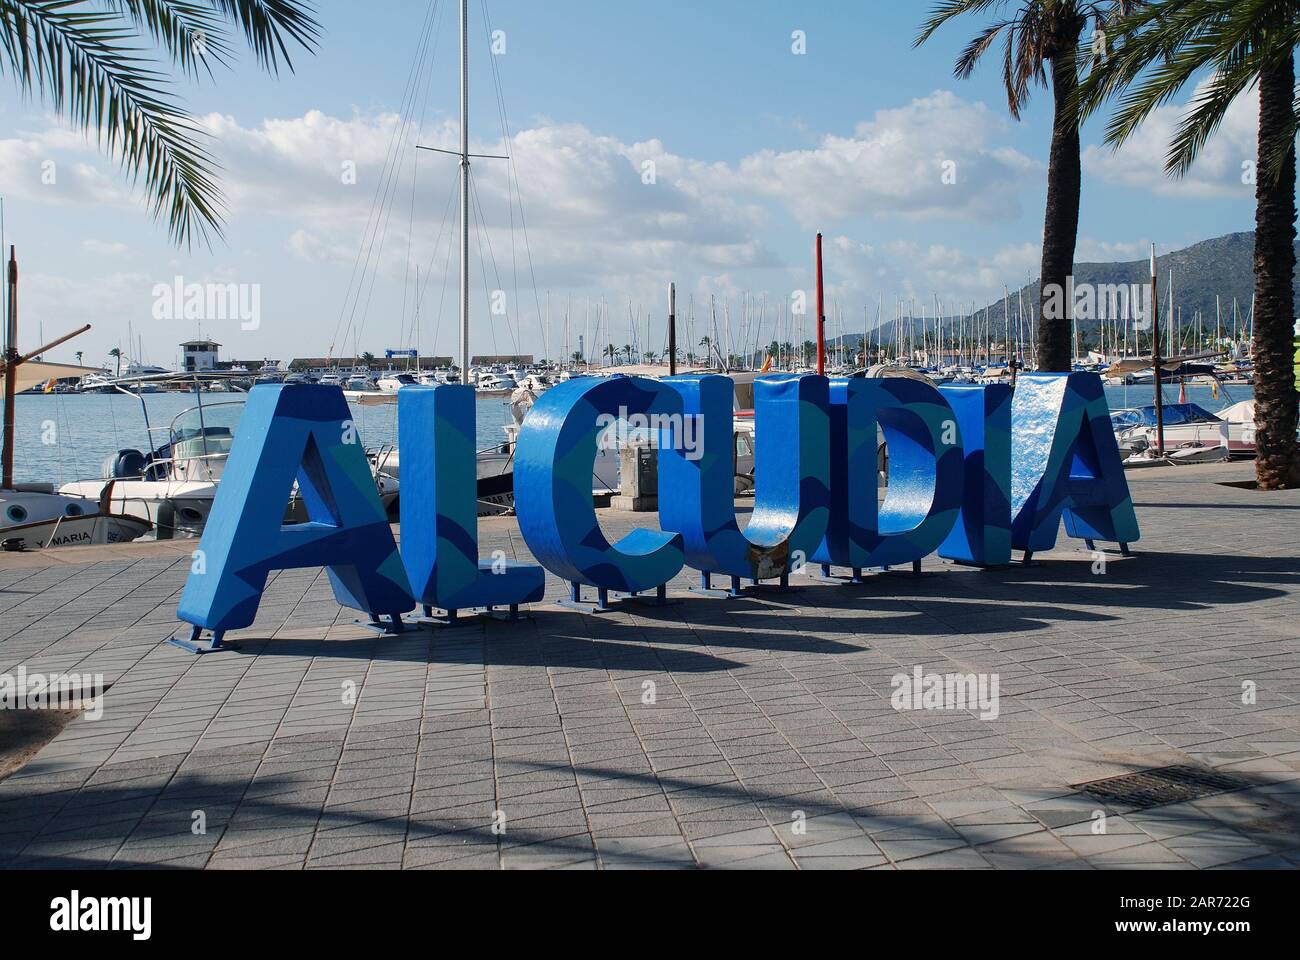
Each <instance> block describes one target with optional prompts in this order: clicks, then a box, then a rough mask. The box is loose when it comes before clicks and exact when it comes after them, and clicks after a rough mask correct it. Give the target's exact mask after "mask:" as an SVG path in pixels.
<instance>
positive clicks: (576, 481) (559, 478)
mask: <svg viewBox="0 0 1300 960" xmlns="http://www.w3.org/2000/svg"><path fill="white" fill-rule="evenodd" d="M681 412H682V404H681V400H680V399H679V398H678V396H677V394H676V393H674V392H673V391H672V390H670V389H669V388H668V387H666V386H664V385H663V384H662V383H660V382H658V381H656V380H646V379H642V378H640V377H580V378H577V379H573V380H569V381H567V382H565V383H561V384H557V385H556V386H554V387H552V388H551V389H549V390H547V391H546V392H545V393H543V394H542V395H541V397H540V398H539V399H538V401H537V402H536V403H535V404H533V408H532V410H530V411H529V413H528V417H527V418H526V419H525V420H524V424H523V427H522V428H521V429H520V431H519V442H518V443H517V444H516V446H515V510H516V511H517V512H518V514H519V531H520V533H522V534H523V537H524V541H525V542H526V543H527V544H528V549H529V550H531V551H532V553H533V556H534V557H536V558H537V559H538V561H539V562H540V563H541V564H542V566H544V567H546V569H547V570H550V571H551V572H552V573H554V574H555V575H556V576H559V577H563V578H564V579H566V580H568V581H570V584H571V586H572V590H573V594H574V596H573V599H575V600H576V599H577V591H578V585H579V584H586V585H587V586H593V587H596V588H597V589H598V590H599V591H600V592H601V594H600V595H601V599H602V601H603V599H604V596H605V592H606V591H608V590H621V591H626V592H628V593H640V592H641V591H643V590H650V589H653V588H656V587H661V586H663V584H665V583H667V582H668V581H669V580H671V579H672V578H673V577H675V576H676V575H677V572H678V571H679V570H681V568H682V546H681V544H682V538H681V537H680V536H679V535H678V534H675V533H664V532H663V531H662V530H646V529H637V530H633V531H632V532H631V533H629V534H627V535H626V536H625V537H623V538H622V539H621V540H619V541H618V543H615V544H610V542H609V541H608V540H606V539H605V535H604V534H603V533H602V532H601V530H600V524H599V522H598V521H597V520H596V509H595V506H594V505H593V503H592V493H591V489H592V483H591V475H592V466H593V464H594V463H595V459H596V442H597V439H598V437H599V436H600V435H601V433H602V432H603V431H602V429H601V426H600V423H599V418H601V417H602V416H603V417H606V418H632V417H637V418H642V417H644V418H647V419H650V418H652V417H654V416H656V415H657V416H664V415H668V416H672V415H674V414H676V415H677V416H678V418H680V416H681ZM660 502H661V503H662V493H661V500H660ZM603 605H604V604H603V603H602V604H601V606H603Z"/></svg>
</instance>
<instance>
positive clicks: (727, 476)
mask: <svg viewBox="0 0 1300 960" xmlns="http://www.w3.org/2000/svg"><path fill="white" fill-rule="evenodd" d="M664 383H666V384H668V385H670V386H671V387H672V388H673V389H674V390H676V391H677V393H678V394H680V395H681V398H682V403H683V405H684V423H685V421H690V420H694V421H695V423H696V424H698V425H699V426H698V428H697V430H696V432H695V440H696V443H695V444H688V443H685V442H681V441H678V440H677V439H676V438H675V437H674V439H672V440H670V441H665V442H664V443H663V444H662V449H661V450H660V453H659V504H660V506H659V516H660V520H661V522H662V523H663V525H664V528H665V529H667V530H675V531H678V532H679V533H681V534H682V537H683V545H684V547H685V552H686V562H687V563H688V564H690V565H691V566H692V567H694V568H695V569H697V570H699V571H701V572H702V573H703V575H704V579H705V582H706V585H707V581H708V577H709V575H710V574H712V573H722V574H727V575H730V576H731V577H732V578H733V584H735V583H737V581H738V578H740V577H749V578H752V579H754V580H756V581H757V580H764V579H770V578H773V577H785V576H786V575H787V574H788V573H789V572H790V570H791V568H792V567H793V566H796V565H798V564H799V562H800V560H801V559H802V560H804V561H806V560H807V559H808V558H809V557H810V556H811V555H812V552H813V550H815V549H816V548H817V545H818V544H819V543H821V540H822V537H823V536H824V535H825V533H826V524H827V521H828V519H829V514H830V491H829V481H830V460H829V449H830V428H829V422H828V416H827V381H826V378H825V377H815V376H807V377H794V376H786V375H772V376H765V377H759V378H758V379H757V380H755V381H754V421H755V423H754V433H755V449H754V489H755V496H754V512H753V513H752V514H751V515H750V518H749V524H748V526H746V527H745V530H744V531H743V532H742V531H741V529H740V527H739V526H738V525H737V523H736V510H735V440H734V438H733V435H732V434H733V417H734V411H733V406H734V404H733V395H734V386H733V384H732V382H731V378H730V377H719V376H702V377H701V376H682V377H669V378H668V379H666V380H664ZM701 431H702V432H701Z"/></svg>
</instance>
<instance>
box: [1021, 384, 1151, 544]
mask: <svg viewBox="0 0 1300 960" xmlns="http://www.w3.org/2000/svg"><path fill="white" fill-rule="evenodd" d="M1011 436H1012V454H1011V518H1012V519H1011V545H1012V547H1013V548H1015V549H1016V550H1028V551H1030V552H1036V551H1041V550H1050V549H1052V547H1053V546H1054V545H1055V544H1056V531H1057V528H1058V527H1059V526H1060V523H1061V519H1062V514H1064V519H1065V532H1066V533H1067V534H1068V535H1069V536H1071V537H1077V538H1080V539H1086V540H1108V541H1112V542H1115V543H1120V544H1128V543H1132V542H1133V541H1135V540H1137V539H1138V537H1139V536H1140V533H1139V531H1138V522H1137V514H1136V512H1135V511H1134V510H1133V500H1132V498H1131V497H1130V496H1129V492H1128V481H1127V480H1125V479H1124V465H1123V464H1122V463H1121V462H1120V459H1119V447H1118V445H1117V444H1116V442H1115V434H1114V432H1113V431H1112V430H1111V426H1110V410H1109V408H1108V407H1107V406H1106V396H1105V394H1104V393H1103V392H1102V388H1101V378H1100V377H1098V376H1097V375H1096V374H1095V373H1069V374H1064V373H1026V374H1021V376H1020V378H1019V381H1018V383H1017V385H1016V392H1015V396H1014V397H1013V398H1012V401H1011Z"/></svg>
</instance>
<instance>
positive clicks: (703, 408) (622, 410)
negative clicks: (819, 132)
mask: <svg viewBox="0 0 1300 960" xmlns="http://www.w3.org/2000/svg"><path fill="white" fill-rule="evenodd" d="M474 403H475V398H474V392H473V391H472V390H471V389H470V388H468V387H464V386H459V385H448V386H438V387H405V388H403V389H402V390H401V391H400V392H399V395H398V423H399V443H400V446H401V458H402V518H401V552H400V553H399V552H398V547H397V544H396V542H395V541H394V538H393V535H392V532H391V528H390V527H389V524H388V522H387V519H386V517H385V515H384V510H383V507H382V505H381V504H380V501H379V498H378V495H377V494H376V491H375V485H374V482H373V478H372V476H371V474H370V468H369V464H368V462H367V459H366V456H365V452H364V448H363V447H362V445H361V439H360V437H359V436H357V433H356V428H355V425H354V424H353V423H352V421H351V419H350V414H349V412H348V408H347V404H346V402H345V401H344V399H343V395H342V392H341V391H340V390H339V389H338V388H337V387H324V386H280V385H275V386H271V385H267V386H258V387H255V388H254V389H253V390H252V391H251V392H250V394H249V397H248V402H247V406H246V409H245V411H244V417H243V421H242V422H241V424H240V429H239V433H238V436H237V437H236V440H235V444H234V447H233V449H232V450H231V453H230V458H229V461H228V463H227V465H226V469H225V474H224V476H223V478H222V480H221V484H220V488H219V491H218V495H217V499H216V502H215V504H214V506H213V509H212V513H211V517H210V519H209V521H208V524H207V526H206V528H205V530H204V532H203V538H202V540H201V542H200V545H199V550H198V551H197V552H196V562H195V565H194V568H193V569H192V571H191V574H190V577H189V580H188V581H187V583H186V586H185V590H184V593H183V595H182V598H181V603H180V606H179V608H178V610H177V613H178V615H179V616H180V618H181V619H182V620H185V621H187V622H189V623H191V624H193V625H194V626H195V627H196V628H204V629H209V630H212V631H214V633H216V634H217V635H218V636H219V635H220V634H221V633H224V632H225V631H226V630H230V629H237V628H241V627H246V626H248V625H250V624H251V623H252V622H253V619H254V616H255V615H256V612H257V607H258V603H259V602H260V599H261V595H262V591H263V589H264V587H265V584H266V580H267V577H268V575H269V574H271V573H272V572H274V571H276V570H282V569H289V568H294V567H316V566H324V567H326V568H327V570H328V571H329V575H330V579H331V582H332V584H333V587H334V592H335V596H336V598H337V599H338V601H339V603H340V604H343V605H344V606H347V607H351V608H355V609H357V610H360V611H362V612H364V613H366V614H368V615H369V616H370V617H371V619H372V620H378V619H380V617H381V616H384V615H387V616H391V617H394V618H396V617H399V616H400V615H401V614H403V613H406V612H408V611H409V610H411V609H412V608H413V607H415V606H417V605H424V606H425V607H426V608H430V607H439V608H442V609H445V610H448V611H451V612H453V613H454V611H455V610H457V609H462V608H464V609H468V608H478V607H494V606H510V607H516V606H518V605H519V604H522V603H531V602H535V601H537V600H539V599H541V597H542V595H543V588H544V581H543V577H544V573H543V568H544V569H545V570H549V571H550V572H551V573H552V574H554V575H556V576H558V577H560V578H562V579H564V580H565V581H568V582H569V584H570V586H571V589H572V591H573V595H574V596H576V595H577V592H578V590H579V588H580V587H581V586H589V587H594V588H596V589H597V590H599V591H601V596H602V598H603V596H604V595H605V592H606V591H619V592H625V593H628V594H637V593H641V592H643V591H647V590H660V591H662V589H663V586H664V584H666V583H667V582H668V581H669V580H671V579H672V578H673V577H675V576H676V575H677V574H678V573H679V572H680V571H681V569H682V568H683V566H689V567H691V568H693V569H695V570H698V571H700V573H701V574H702V575H703V576H704V578H705V579H706V580H707V577H708V576H709V575H712V574H721V575H724V576H728V577H731V578H732V579H733V582H737V581H738V580H739V579H740V578H747V579H751V580H754V581H761V580H766V579H778V578H779V579H784V578H785V577H787V576H788V575H789V574H790V573H792V572H797V571H798V569H799V568H800V567H801V566H802V565H803V564H805V563H816V564H821V565H823V566H825V567H832V566H834V567H844V568H850V569H852V570H854V571H855V573H856V572H857V571H859V570H861V569H863V568H873V567H883V566H890V565H894V564H903V563H914V562H917V561H919V560H920V559H921V558H923V557H925V556H927V555H929V554H931V553H934V552H936V551H937V552H938V553H939V555H940V556H943V557H946V558H949V559H952V560H956V561H959V562H963V563H969V564H974V565H978V566H995V565H1000V564H1005V563H1007V562H1008V561H1009V560H1010V557H1011V551H1012V550H1013V549H1015V550H1022V551H1025V552H1026V553H1027V554H1028V553H1032V552H1035V551H1041V550H1047V549H1050V548H1051V547H1052V546H1053V545H1054V544H1055V542H1056V538H1057V535H1058V531H1059V528H1060V527H1061V525H1062V523H1064V527H1065V532H1066V534H1067V535H1068V536H1070V537H1074V538H1079V539H1083V540H1088V541H1091V540H1104V541H1112V542H1118V543H1121V544H1128V543H1131V542H1134V541H1136V540H1137V539H1138V537H1139V531H1138V524H1137V517H1136V514H1135V512H1134V509H1133V502H1132V499H1131V498H1130V496H1129V491H1128V484H1127V482H1126V481H1125V479H1124V471H1123V467H1122V464H1121V462H1120V458H1119V451H1118V448H1117V445H1116V442H1115V437H1114V434H1113V433H1112V432H1111V429H1110V422H1109V416H1108V410H1107V407H1106V400H1105V397H1104V395H1103V393H1102V389H1101V381H1100V379H1099V378H1098V377H1097V376H1096V375H1095V374H1084V373H1071V374H1047V373H1037V374H1024V375H1022V376H1021V377H1020V378H1019V383H1018V385H1017V388H1016V389H1015V391H1014V392H1013V391H1011V390H1010V389H1009V388H1008V387H1006V386H1001V385H989V386H949V387H942V388H935V387H933V386H932V385H930V384H928V383H925V382H922V381H918V380H912V379H907V378H886V379H879V380H874V379H873V380H867V379H861V378H855V379H827V378H825V377H817V376H789V375H774V376H765V377H760V378H758V379H757V380H756V381H755V390H754V405H755V447H756V451H755V457H756V463H755V486H756V496H755V500H754V509H753V512H752V515H751V517H750V519H749V522H748V524H747V525H746V526H745V527H744V528H743V529H742V528H741V526H740V525H739V523H738V522H737V518H736V512H735V502H734V494H733V473H734V461H733V457H734V446H733V445H734V437H733V411H732V383H731V380H730V379H729V378H727V377H722V376H716V375H706V376H683V377H670V378H667V379H664V380H650V379H645V378H640V377H621V376H614V377H599V378H597V377H582V378H575V379H573V380H570V381H567V382H565V383H561V384H559V385H557V386H555V387H553V388H551V389H550V390H548V391H546V392H545V393H544V394H543V395H542V396H541V397H540V398H539V399H538V401H537V402H536V404H535V405H534V406H533V408H532V410H531V411H530V412H529V415H528V417H527V418H526V419H525V421H524V424H523V426H522V428H521V430H520V433H519V440H518V444H517V446H516V449H515V457H514V488H515V508H516V511H517V513H518V518H519V529H520V533H521V534H522V536H523V539H524V542H525V543H526V544H527V546H528V549H529V551H530V552H531V554H532V556H533V558H534V559H535V561H536V563H535V564H529V563H519V562H515V561H513V560H506V559H504V558H501V557H494V558H490V559H487V558H482V557H480V556H479V549H478V532H477V520H476V509H475V506H476V505H475V490H476V471H475V450H476V446H477V445H476V442H475V427H474V424H475V416H474ZM615 424H618V425H619V429H620V430H624V431H626V433H624V434H622V435H621V439H622V440H623V441H628V440H632V441H635V442H645V443H651V444H653V445H655V446H656V447H657V448H658V457H659V460H658V462H659V491H658V496H659V525H658V529H648V528H640V529H636V530H633V531H632V532H631V533H628V534H626V535H625V536H623V537H622V538H620V539H618V540H617V541H616V542H613V543H611V542H610V541H609V539H608V538H607V537H606V536H605V534H604V532H603V531H602V530H601V527H600V523H599V520H598V519H597V516H596V511H595V508H594V506H593V502H592V492H591V488H592V483H591V477H592V471H593V466H594V461H595V458H596V456H597V453H598V444H600V443H608V442H610V438H611V436H613V435H615V431H614V430H613V429H612V428H613V425H615ZM629 427H630V428H631V429H630V430H629V429H628V428H629ZM877 430H879V431H880V432H881V433H882V434H883V435H884V437H885V440H886V444H887V448H888V451H889V455H890V465H889V484H888V487H887V492H886V495H885V498H884V500H883V502H881V501H880V500H879V498H878V495H877V469H876V436H877ZM295 482H296V484H297V491H298V494H299V496H301V497H302V499H303V501H304V503H305V506H306V509H307V513H308V517H309V520H308V522H307V523H302V524H297V525H292V526H286V525H284V523H283V520H284V505H285V502H286V501H287V500H288V498H289V495H290V493H291V491H292V490H293V489H294V485H295ZM200 561H201V562H200Z"/></svg>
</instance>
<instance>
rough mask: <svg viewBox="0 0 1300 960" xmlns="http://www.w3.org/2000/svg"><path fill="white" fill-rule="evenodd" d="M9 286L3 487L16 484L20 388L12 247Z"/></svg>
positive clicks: (15, 268) (0, 457) (1, 456)
mask: <svg viewBox="0 0 1300 960" xmlns="http://www.w3.org/2000/svg"><path fill="white" fill-rule="evenodd" d="M6 279H7V282H8V288H9V310H8V316H6V317H5V410H4V423H5V437H4V449H3V453H2V454H0V460H2V461H3V470H2V471H0V472H2V473H3V479H0V489H5V490H11V489H13V485H14V421H15V419H16V418H15V410H14V408H15V407H16V406H17V397H16V396H15V394H16V393H17V392H18V254H17V252H16V251H15V249H14V248H13V247H10V248H9V271H8V277H7V278H6Z"/></svg>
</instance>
